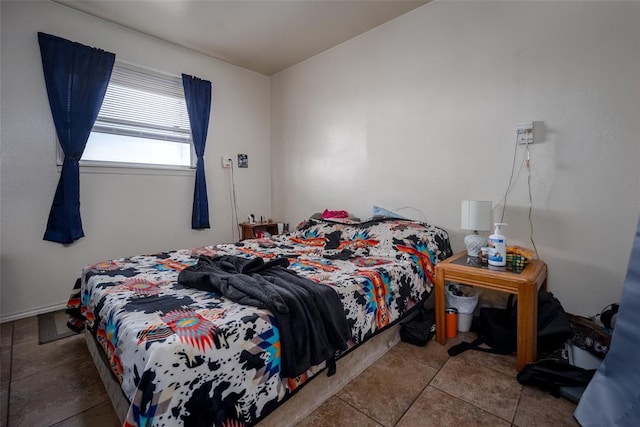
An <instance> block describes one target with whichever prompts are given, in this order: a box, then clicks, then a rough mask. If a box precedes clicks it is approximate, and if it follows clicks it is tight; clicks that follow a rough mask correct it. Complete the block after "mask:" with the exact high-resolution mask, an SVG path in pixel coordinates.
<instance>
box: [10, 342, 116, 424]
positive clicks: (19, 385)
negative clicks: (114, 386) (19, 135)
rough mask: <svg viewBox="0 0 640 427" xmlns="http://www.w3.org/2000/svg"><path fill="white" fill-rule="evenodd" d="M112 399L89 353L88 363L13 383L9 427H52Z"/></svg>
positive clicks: (84, 361) (59, 368) (84, 362)
mask: <svg viewBox="0 0 640 427" xmlns="http://www.w3.org/2000/svg"><path fill="white" fill-rule="evenodd" d="M85 351H86V350H85ZM108 399H109V398H108V397H107V394H106V392H105V390H104V386H103V385H102V382H101V381H100V377H99V376H98V372H97V371H96V368H95V367H94V365H93V362H92V361H91V360H90V356H89V355H88V351H87V357H86V359H83V360H82V361H81V362H79V363H75V364H63V365H60V366H58V367H56V368H53V369H50V370H48V371H44V372H41V373H39V374H35V375H31V376H28V377H25V378H22V379H19V380H17V381H12V383H11V395H10V397H9V425H10V426H11V427H20V426H29V427H38V426H50V425H52V424H55V423H56V422H60V421H63V420H66V419H67V418H70V417H72V416H74V415H76V414H79V413H81V412H83V411H86V410H88V409H90V408H93V407H94V406H97V405H99V404H102V403H105V402H108Z"/></svg>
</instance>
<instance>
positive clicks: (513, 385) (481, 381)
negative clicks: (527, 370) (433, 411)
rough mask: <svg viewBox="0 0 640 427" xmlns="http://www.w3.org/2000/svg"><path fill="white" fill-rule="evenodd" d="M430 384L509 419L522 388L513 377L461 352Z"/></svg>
mask: <svg viewBox="0 0 640 427" xmlns="http://www.w3.org/2000/svg"><path fill="white" fill-rule="evenodd" d="M431 385H432V386H434V387H437V388H438V389H440V390H442V391H444V392H446V393H448V394H450V395H452V396H454V397H457V398H459V399H462V400H464V401H465V402H468V403H470V404H472V405H474V406H477V407H479V408H481V409H483V410H485V411H487V412H490V413H491V414H493V415H496V416H498V417H500V418H502V419H504V420H506V421H509V422H511V421H512V420H513V416H514V413H515V409H516V405H517V403H518V398H519V396H520V389H521V388H522V386H521V385H520V384H519V383H518V382H517V381H516V379H515V378H513V377H511V376H508V375H505V374H503V373H501V372H498V371H496V370H494V369H492V368H490V367H488V366H485V365H484V364H478V363H474V362H471V361H469V360H467V359H464V358H462V357H460V356H456V357H452V358H450V359H449V360H448V361H447V363H446V364H445V365H444V366H443V367H442V369H440V371H439V372H438V374H437V375H436V376H435V378H434V379H433V381H432V382H431Z"/></svg>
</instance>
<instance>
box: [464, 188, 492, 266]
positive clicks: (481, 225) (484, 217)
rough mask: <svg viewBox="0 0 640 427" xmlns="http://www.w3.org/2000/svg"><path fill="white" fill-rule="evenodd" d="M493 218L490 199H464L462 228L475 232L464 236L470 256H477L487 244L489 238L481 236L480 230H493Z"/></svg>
mask: <svg viewBox="0 0 640 427" xmlns="http://www.w3.org/2000/svg"><path fill="white" fill-rule="evenodd" d="M492 219H493V215H492V210H491V202H490V201H480V200H463V201H462V210H461V215H460V228H461V229H462V230H473V233H471V234H467V235H466V236H465V237H464V245H465V246H466V247H467V255H468V256H472V257H477V256H478V255H479V253H480V248H482V247H483V246H485V245H486V243H487V239H485V238H484V237H482V236H480V235H479V234H478V231H488V230H491V225H492V224H491V221H492Z"/></svg>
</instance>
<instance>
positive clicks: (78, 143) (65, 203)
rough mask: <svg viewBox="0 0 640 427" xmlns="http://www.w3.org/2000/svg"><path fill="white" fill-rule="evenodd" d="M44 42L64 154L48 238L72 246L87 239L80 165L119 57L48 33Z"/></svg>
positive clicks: (43, 53) (44, 59)
mask: <svg viewBox="0 0 640 427" xmlns="http://www.w3.org/2000/svg"><path fill="white" fill-rule="evenodd" d="M38 43H39V45H40V55H41V56H42V68H43V71H44V79H45V84H46V86H47V95H48V97H49V106H50V107H51V114H52V116H53V122H54V124H55V127H56V133H57V135H58V140H59V142H60V146H61V147H62V151H63V152H64V161H63V163H62V172H61V174H60V180H59V181H58V186H57V188H56V193H55V196H54V198H53V204H52V205H51V210H50V212H49V220H48V221H47V229H46V231H45V234H44V240H49V241H52V242H58V243H65V244H67V243H73V242H74V241H75V240H78V239H79V238H81V237H83V236H84V231H83V230H82V220H81V218H80V167H79V164H78V162H79V161H80V158H81V157H82V153H83V151H84V147H85V146H86V144H87V139H89V134H90V133H91V129H92V127H93V124H94V122H95V121H96V117H97V116H98V112H99V111H100V106H101V105H102V100H103V99H104V95H105V93H106V91H107V86H108V84H109V79H110V78H111V71H112V70H113V64H114V62H115V57H116V56H115V54H113V53H109V52H105V51H103V50H100V49H96V48H93V47H89V46H85V45H82V44H80V43H75V42H72V41H69V40H66V39H63V38H60V37H56V36H53V35H50V34H45V33H38Z"/></svg>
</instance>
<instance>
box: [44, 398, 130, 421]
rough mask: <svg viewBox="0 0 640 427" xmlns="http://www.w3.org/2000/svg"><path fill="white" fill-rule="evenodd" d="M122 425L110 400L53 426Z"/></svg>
mask: <svg viewBox="0 0 640 427" xmlns="http://www.w3.org/2000/svg"><path fill="white" fill-rule="evenodd" d="M120 425H121V424H120V422H119V421H118V417H116V413H115V412H114V410H113V406H111V401H108V402H105V403H102V404H100V405H98V406H94V407H93V408H91V409H87V410H86V411H83V412H81V413H79V414H78V415H74V416H73V417H71V418H67V419H66V420H64V421H60V422H59V423H56V424H53V426H52V427H85V426H91V427H119V426H120Z"/></svg>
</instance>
